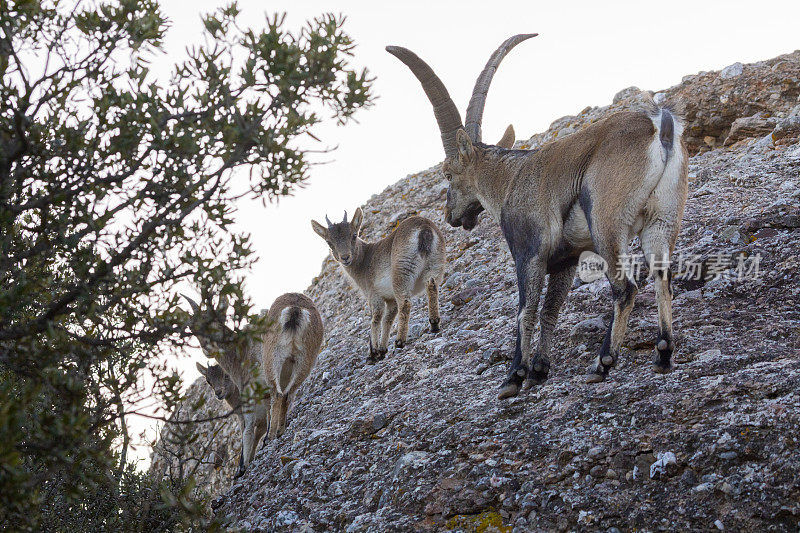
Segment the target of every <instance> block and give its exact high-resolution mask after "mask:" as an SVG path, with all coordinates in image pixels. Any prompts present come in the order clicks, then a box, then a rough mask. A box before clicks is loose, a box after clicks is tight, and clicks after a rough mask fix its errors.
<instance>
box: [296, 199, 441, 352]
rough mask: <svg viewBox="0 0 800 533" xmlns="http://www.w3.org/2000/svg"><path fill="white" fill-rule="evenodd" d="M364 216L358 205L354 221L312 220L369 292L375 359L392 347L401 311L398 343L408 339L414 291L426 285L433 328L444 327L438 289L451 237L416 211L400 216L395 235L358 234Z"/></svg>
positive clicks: (347, 267) (354, 280) (351, 275)
mask: <svg viewBox="0 0 800 533" xmlns="http://www.w3.org/2000/svg"><path fill="white" fill-rule="evenodd" d="M362 220H363V213H362V211H361V209H358V210H357V211H356V213H355V215H354V216H353V219H352V220H351V221H350V222H348V221H347V219H346V218H345V220H344V221H342V222H340V223H338V224H329V225H328V227H327V228H326V227H324V226H323V225H322V224H320V223H319V222H316V221H313V220H312V221H311V225H312V227H313V228H314V231H315V232H316V233H317V234H318V235H319V236H320V237H322V238H323V239H325V241H326V242H327V243H328V245H329V246H330V248H331V254H332V255H333V257H334V259H336V260H337V261H338V262H339V263H340V264H341V265H342V268H344V271H345V272H346V273H347V275H348V276H350V278H351V279H352V280H353V282H354V283H355V284H356V285H357V286H358V287H359V289H361V292H362V293H363V294H364V296H365V297H366V298H367V302H368V304H369V308H370V314H371V317H372V321H371V331H370V355H369V358H368V361H370V362H373V361H375V360H377V359H381V358H382V357H383V356H384V355H385V354H386V353H387V351H388V348H387V345H388V342H389V333H390V330H391V327H392V324H393V322H394V318H395V316H396V315H397V314H398V311H399V315H400V318H399V320H398V325H397V339H396V342H395V343H396V345H397V347H398V348H401V347H403V345H404V344H405V343H406V340H407V336H408V320H409V313H410V310H411V297H412V296H414V295H417V294H420V293H421V292H422V291H423V290H427V294H428V314H429V319H430V323H431V330H432V331H438V329H439V323H440V320H441V319H440V316H439V300H438V290H439V285H440V284H441V282H442V277H443V275H444V265H445V261H446V259H445V253H444V246H445V242H444V235H443V234H442V232H441V230H440V229H439V228H438V227H437V226H436V224H434V223H433V222H431V221H430V220H428V219H427V218H423V217H419V216H413V217H409V218H407V219H405V220H403V221H402V222H400V224H398V226H397V229H396V230H395V231H394V232H393V233H391V234H390V235H389V236H387V237H385V238H383V239H381V240H379V241H377V242H373V243H368V242H365V241H363V240H361V239H360V238H358V232H359V230H360V228H361V223H362ZM421 238H422V241H423V242H422V244H421V241H420V239H421ZM428 240H429V241H430V242H428ZM426 242H427V243H428V244H425V243H426ZM426 246H427V247H429V249H426V248H425V247H426Z"/></svg>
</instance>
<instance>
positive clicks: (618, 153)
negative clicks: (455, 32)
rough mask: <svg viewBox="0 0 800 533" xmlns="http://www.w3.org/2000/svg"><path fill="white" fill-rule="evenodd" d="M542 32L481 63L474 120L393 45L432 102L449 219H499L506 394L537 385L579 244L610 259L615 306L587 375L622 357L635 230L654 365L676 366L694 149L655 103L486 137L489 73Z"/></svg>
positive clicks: (599, 376) (514, 40) (596, 376)
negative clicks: (508, 326) (505, 273)
mask: <svg viewBox="0 0 800 533" xmlns="http://www.w3.org/2000/svg"><path fill="white" fill-rule="evenodd" d="M533 36H535V34H530V35H517V36H514V37H511V38H510V39H508V40H506V42H504V43H503V44H502V45H501V46H500V48H499V49H498V50H497V51H496V52H495V53H494V54H493V55H492V57H491V59H490V60H489V62H488V63H487V65H486V67H485V69H484V71H483V72H482V73H481V75H480V77H479V78H478V81H477V83H476V85H475V89H474V91H473V95H472V99H471V101H470V106H469V109H468V110H467V119H466V129H465V128H464V127H462V124H461V117H460V115H459V113H458V110H457V108H456V106H455V104H454V103H453V101H452V100H451V98H450V96H449V95H448V93H447V89H446V88H445V87H444V84H443V83H442V82H441V80H440V79H439V78H438V77H437V76H436V74H434V72H433V71H432V70H431V68H430V67H429V66H428V65H427V64H425V63H424V62H423V61H422V60H421V59H420V58H419V57H417V56H416V55H415V54H414V53H412V52H411V51H409V50H406V49H404V48H399V47H393V46H392V47H387V51H388V52H390V53H391V54H393V55H394V56H396V57H397V58H398V59H400V60H401V61H402V62H403V63H405V64H406V65H407V66H408V67H409V68H410V69H411V71H412V72H413V73H414V75H415V76H416V77H417V78H418V79H419V81H420V82H421V83H422V85H423V88H424V89H425V92H426V94H427V96H428V98H429V99H430V101H431V103H432V104H433V106H434V114H435V115H436V120H437V122H438V124H439V129H440V130H441V134H442V141H443V144H444V149H445V154H446V159H445V161H444V164H443V165H442V173H443V174H444V175H445V177H446V178H447V180H448V181H449V182H450V186H449V189H448V193H447V203H446V206H445V217H446V219H447V222H448V223H449V224H450V225H451V226H454V227H458V226H463V227H464V228H465V229H467V230H471V229H472V228H473V227H474V226H475V225H476V223H477V217H478V214H479V213H480V212H481V211H483V210H484V209H486V210H487V211H488V212H489V213H490V214H491V216H492V217H493V218H494V219H495V220H496V221H497V222H499V223H500V226H501V228H502V230H503V234H504V236H505V238H506V241H507V242H508V245H509V248H510V249H511V254H512V256H513V258H514V262H515V265H516V270H517V284H518V287H519V316H518V321H517V342H516V350H515V354H514V359H513V362H512V365H511V372H510V374H509V377H508V379H507V380H506V381H505V383H504V384H503V386H502V388H501V390H500V394H499V397H500V398H508V397H511V396H515V395H517V394H518V393H519V390H520V388H521V386H522V385H523V382H524V381H525V380H526V379H527V380H528V384H535V383H541V382H543V381H544V380H545V379H547V375H548V372H549V368H550V361H549V357H548V354H549V352H550V347H551V343H552V336H553V330H554V328H555V323H556V318H557V316H558V313H559V310H560V309H561V307H562V305H563V303H564V301H565V300H566V296H567V292H568V291H569V288H570V286H571V285H572V280H573V276H574V274H575V269H576V265H577V260H578V257H579V255H580V253H581V252H583V251H586V250H593V251H595V252H597V253H598V254H599V255H600V256H602V257H603V259H604V260H605V261H606V262H607V264H608V271H607V277H608V280H609V282H610V284H611V289H612V294H613V299H614V316H613V319H612V322H611V325H610V326H609V328H608V331H607V333H606V337H605V341H604V342H603V346H602V348H601V350H600V353H599V355H598V357H597V359H596V361H595V362H594V363H593V364H592V367H591V368H590V372H589V376H588V379H587V380H588V381H589V382H598V381H602V380H604V379H605V378H606V377H607V375H608V372H609V370H610V369H611V368H612V367H613V366H614V365H615V363H616V361H617V357H618V355H619V349H620V345H621V343H622V339H623V336H624V334H625V330H626V328H627V321H628V315H629V314H630V312H631V309H632V307H633V300H634V296H635V295H636V291H637V287H636V284H635V283H634V282H632V281H631V280H630V279H629V278H628V276H627V275H626V273H625V272H624V271H623V268H622V265H621V262H620V259H621V258H623V257H624V255H625V254H627V253H628V243H629V240H630V239H631V237H632V236H633V235H639V237H640V239H641V243H642V249H643V251H644V254H645V256H646V258H647V260H648V262H649V266H650V271H651V272H652V273H653V275H654V277H655V289H656V298H657V301H658V315H659V334H658V339H657V342H656V352H657V353H656V358H655V362H654V365H653V369H654V370H655V371H656V372H660V373H664V372H668V371H670V369H671V368H672V363H671V357H672V352H673V350H674V348H675V345H674V341H673V335H672V303H671V298H672V292H671V288H670V281H671V277H672V274H671V271H670V268H669V259H670V255H671V253H672V251H673V248H674V246H675V240H676V238H677V235H678V229H679V226H680V222H681V218H682V216H683V208H684V204H685V202H686V194H687V183H688V170H687V152H686V147H685V145H684V142H683V140H682V138H681V134H682V129H683V128H682V124H681V122H680V120H678V119H677V118H676V117H675V116H674V115H673V113H672V112H670V111H669V110H668V109H666V108H659V107H657V106H656V105H655V104H654V103H652V102H651V103H650V105H649V107H650V108H649V109H648V110H647V111H645V112H622V113H616V114H614V115H612V116H610V117H608V118H606V119H604V120H601V121H599V122H597V123H595V124H592V125H590V126H588V127H586V128H585V129H583V130H581V131H579V132H577V133H574V134H572V135H570V136H568V137H564V138H562V139H558V140H555V141H553V142H551V143H548V144H546V145H544V146H542V147H541V148H539V149H538V150H533V151H524V150H507V149H503V148H499V147H496V146H489V145H486V144H483V143H482V142H481V128H480V125H481V116H482V114H483V107H484V103H485V101H486V94H487V91H488V88H489V84H490V83H491V79H492V76H493V74H494V72H495V70H496V69H497V66H498V65H499V63H500V61H501V60H502V59H503V57H504V56H505V55H506V53H507V52H508V51H509V50H510V49H511V48H513V47H514V46H516V45H517V44H518V43H520V42H522V41H524V40H525V39H528V38H530V37H533ZM545 275H549V282H548V284H547V294H546V296H545V300H544V305H543V308H542V316H541V320H540V338H539V346H538V349H537V350H536V351H535V352H534V348H533V343H532V336H533V335H532V334H533V330H534V323H535V320H536V312H537V307H538V304H539V297H540V293H541V289H542V285H543V281H544V277H545Z"/></svg>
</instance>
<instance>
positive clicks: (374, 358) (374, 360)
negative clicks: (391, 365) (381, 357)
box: [367, 352, 378, 365]
mask: <svg viewBox="0 0 800 533" xmlns="http://www.w3.org/2000/svg"><path fill="white" fill-rule="evenodd" d="M377 362H378V353H377V352H375V353H371V354H369V355H368V356H367V364H368V365H374V364H375V363H377Z"/></svg>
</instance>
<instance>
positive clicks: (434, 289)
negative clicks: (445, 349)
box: [426, 278, 442, 333]
mask: <svg viewBox="0 0 800 533" xmlns="http://www.w3.org/2000/svg"><path fill="white" fill-rule="evenodd" d="M426 288H427V290H428V319H429V320H430V323H431V333H438V332H439V325H440V323H441V321H442V317H441V315H439V285H438V283H436V280H435V279H434V278H430V279H429V280H428V284H427V287H426Z"/></svg>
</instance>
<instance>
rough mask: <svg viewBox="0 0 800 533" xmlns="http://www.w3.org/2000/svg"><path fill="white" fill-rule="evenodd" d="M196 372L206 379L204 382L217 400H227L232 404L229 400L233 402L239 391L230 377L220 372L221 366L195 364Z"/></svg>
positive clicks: (222, 371)
mask: <svg viewBox="0 0 800 533" xmlns="http://www.w3.org/2000/svg"><path fill="white" fill-rule="evenodd" d="M197 370H199V371H200V373H201V374H203V377H205V378H206V382H207V383H208V384H209V386H210V387H211V389H212V390H213V391H214V395H215V396H216V397H217V399H218V400H229V403H233V402H232V401H231V400H235V398H234V397H235V396H236V395H237V394H238V392H239V390H238V389H237V388H236V385H235V384H234V383H233V381H232V380H231V378H230V376H228V374H226V373H225V371H224V370H222V367H221V366H219V365H208V366H203V365H201V364H200V363H197Z"/></svg>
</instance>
